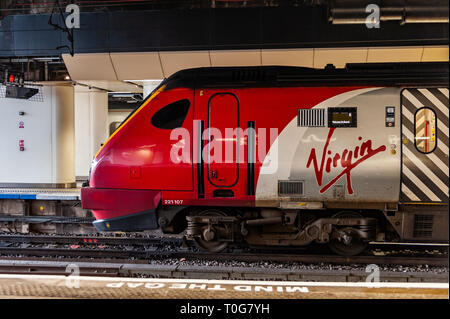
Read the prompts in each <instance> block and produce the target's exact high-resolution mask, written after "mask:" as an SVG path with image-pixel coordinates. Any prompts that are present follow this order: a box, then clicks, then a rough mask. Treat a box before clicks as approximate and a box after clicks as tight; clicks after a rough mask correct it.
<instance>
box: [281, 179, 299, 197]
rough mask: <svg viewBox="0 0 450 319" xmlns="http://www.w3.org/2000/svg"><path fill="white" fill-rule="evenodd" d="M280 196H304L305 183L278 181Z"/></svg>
mask: <svg viewBox="0 0 450 319" xmlns="http://www.w3.org/2000/svg"><path fill="white" fill-rule="evenodd" d="M278 195H303V181H278Z"/></svg>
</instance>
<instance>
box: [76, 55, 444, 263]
mask: <svg viewBox="0 0 450 319" xmlns="http://www.w3.org/2000/svg"><path fill="white" fill-rule="evenodd" d="M448 127H449V112H448V63H420V64H416V63H401V64H399V63H397V64H349V65H347V66H346V68H344V69H335V68H334V67H332V66H330V67H327V68H325V69H310V68H297V67H278V66H270V67H231V68H198V69H189V70H183V71H180V72H177V73H175V74H174V75H172V76H171V77H170V78H168V79H166V80H164V81H163V82H162V83H161V85H160V86H159V87H158V88H157V89H156V90H155V91H154V92H153V93H152V94H150V95H149V96H148V97H147V99H146V100H145V101H144V103H143V104H142V105H141V106H140V107H138V108H137V109H136V110H135V111H134V112H133V113H132V114H130V116H129V117H128V118H127V119H126V120H125V121H124V122H123V123H122V124H121V126H120V127H119V128H118V129H117V130H116V131H115V132H114V134H112V135H111V137H110V138H109V140H108V141H107V142H106V143H105V144H104V145H103V147H102V148H101V149H100V150H99V152H98V153H97V155H96V156H95V158H94V160H93V162H92V166H91V171H90V177H89V181H88V183H87V184H86V185H85V187H83V188H82V193H81V198H82V206H83V208H86V209H91V210H92V212H93V214H94V215H95V217H96V219H97V221H95V222H94V225H95V226H96V227H97V229H98V230H100V231H143V230H149V229H155V228H158V227H160V228H161V229H162V230H163V231H164V232H166V233H169V232H172V233H178V232H181V231H184V230H186V236H187V238H190V239H194V240H195V241H196V243H197V244H198V245H199V246H200V247H202V248H204V249H208V250H211V251H220V250H222V249H224V248H225V247H226V246H227V245H228V243H230V242H239V241H242V242H246V243H248V244H250V245H256V246H258V245H266V246H267V245H269V246H297V245H308V244H310V243H312V242H318V243H328V244H329V245H330V247H331V248H332V249H333V250H334V251H335V252H337V253H339V254H344V255H352V254H357V253H359V252H361V251H362V250H363V249H364V248H365V247H366V245H367V243H368V242H369V241H375V240H377V241H400V240H401V241H410V242H411V241H414V242H437V241H438V242H448V213H447V209H448V185H449V177H448V176H449V169H448V145H449V137H448Z"/></svg>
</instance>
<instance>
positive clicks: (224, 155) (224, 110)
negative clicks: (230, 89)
mask: <svg viewBox="0 0 450 319" xmlns="http://www.w3.org/2000/svg"><path fill="white" fill-rule="evenodd" d="M207 125H208V131H207V132H208V133H207V136H208V140H207V145H206V147H207V149H206V152H207V158H206V166H207V180H208V182H209V183H210V185H211V186H213V187H216V188H231V187H233V186H234V185H236V183H237V182H238V179H239V167H238V165H239V164H238V158H239V154H238V152H239V145H238V141H239V133H238V132H237V129H238V128H239V101H238V99H237V97H236V96H235V95H234V94H232V93H216V94H214V95H212V96H211V97H210V99H209V102H208V124H207ZM236 133H237V134H236Z"/></svg>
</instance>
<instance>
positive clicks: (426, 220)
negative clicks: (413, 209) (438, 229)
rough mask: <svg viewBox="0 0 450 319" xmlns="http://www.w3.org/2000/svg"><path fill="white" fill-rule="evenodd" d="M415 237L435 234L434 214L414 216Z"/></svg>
mask: <svg viewBox="0 0 450 319" xmlns="http://www.w3.org/2000/svg"><path fill="white" fill-rule="evenodd" d="M413 236H414V237H422V238H423V237H432V236H433V215H415V216H414V234H413Z"/></svg>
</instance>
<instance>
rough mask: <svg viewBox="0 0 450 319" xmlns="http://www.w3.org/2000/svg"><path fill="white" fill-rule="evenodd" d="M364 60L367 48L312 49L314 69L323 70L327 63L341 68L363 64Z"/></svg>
mask: <svg viewBox="0 0 450 319" xmlns="http://www.w3.org/2000/svg"><path fill="white" fill-rule="evenodd" d="M366 59H367V48H330V49H314V67H315V68H323V67H325V66H326V65H327V64H329V63H331V64H333V65H334V66H335V67H337V68H343V67H345V64H346V63H364V62H366Z"/></svg>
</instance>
